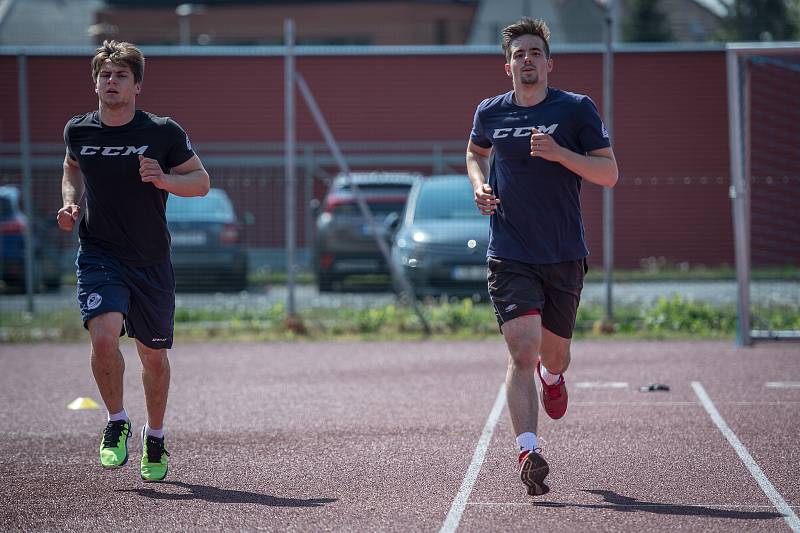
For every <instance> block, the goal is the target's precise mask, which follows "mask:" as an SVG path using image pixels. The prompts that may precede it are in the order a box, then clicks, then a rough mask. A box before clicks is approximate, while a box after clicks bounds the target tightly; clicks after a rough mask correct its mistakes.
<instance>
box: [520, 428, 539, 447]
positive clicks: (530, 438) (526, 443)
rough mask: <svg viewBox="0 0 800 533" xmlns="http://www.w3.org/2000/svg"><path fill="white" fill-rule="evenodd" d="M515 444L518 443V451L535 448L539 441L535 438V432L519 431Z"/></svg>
mask: <svg viewBox="0 0 800 533" xmlns="http://www.w3.org/2000/svg"><path fill="white" fill-rule="evenodd" d="M517 444H518V445H519V451H523V450H535V449H536V448H538V447H539V441H538V440H537V439H536V433H531V432H527V433H520V434H519V435H517Z"/></svg>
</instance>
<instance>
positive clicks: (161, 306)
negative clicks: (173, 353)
mask: <svg viewBox="0 0 800 533" xmlns="http://www.w3.org/2000/svg"><path fill="white" fill-rule="evenodd" d="M75 266H77V267H78V272H77V273H78V305H79V306H80V309H81V316H82V317H83V327H85V328H87V329H88V326H87V322H89V320H91V319H92V318H94V317H96V316H99V315H102V314H105V313H111V312H117V313H122V315H123V317H124V319H125V320H124V322H123V325H122V331H120V336H122V335H124V334H125V332H126V331H127V333H128V336H129V337H132V338H136V339H138V340H139V342H141V343H142V344H144V345H145V346H147V347H148V348H153V349H161V348H172V335H173V329H174V322H175V274H174V272H173V271H172V263H171V262H170V261H166V262H164V263H161V264H158V265H153V266H146V267H132V266H128V265H125V264H123V263H122V262H121V261H119V260H118V259H117V258H115V257H113V256H111V255H108V254H105V253H101V252H97V251H84V250H79V251H78V258H77V260H76V261H75Z"/></svg>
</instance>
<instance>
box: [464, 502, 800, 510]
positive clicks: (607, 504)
mask: <svg viewBox="0 0 800 533" xmlns="http://www.w3.org/2000/svg"><path fill="white" fill-rule="evenodd" d="M533 503H535V502H533V501H529V502H467V505H480V506H484V507H493V506H495V507H509V506H511V507H513V506H517V505H519V506H525V507H530V506H531V505H532V504H533ZM541 503H543V504H544V505H542V507H556V506H558V505H559V504H558V503H556V504H553V503H552V502H541ZM569 506H575V507H581V506H584V507H608V508H614V509H616V508H617V507H625V508H636V507H701V508H712V509H713V508H719V509H775V506H774V505H739V504H731V503H610V502H599V503H585V504H580V503H567V504H564V507H569ZM790 507H791V508H793V509H800V505H791V506H790Z"/></svg>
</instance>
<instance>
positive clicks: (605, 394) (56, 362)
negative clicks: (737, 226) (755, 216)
mask: <svg viewBox="0 0 800 533" xmlns="http://www.w3.org/2000/svg"><path fill="white" fill-rule="evenodd" d="M501 342H502V341H500V340H499V339H498V340H497V341H491V342H478V343H476V342H458V343H449V342H448V343H446V342H403V343H325V344H323V343H305V342H297V343H270V344H208V343H204V344H187V343H181V344H179V345H178V346H177V348H176V349H174V350H173V351H172V352H171V361H172V375H173V384H172V390H171V397H170V402H169V403H170V406H169V411H168V421H167V423H168V426H167V431H168V433H167V447H168V449H169V450H170V452H171V453H172V457H171V472H170V475H169V477H168V478H167V481H168V482H166V483H161V484H147V485H145V484H143V483H141V482H140V481H139V478H138V470H137V467H138V457H139V456H140V453H141V451H140V450H141V448H140V444H139V443H138V441H137V439H135V438H132V439H131V456H132V463H129V464H128V465H127V466H126V467H125V468H123V469H121V470H118V471H112V472H105V471H103V470H102V469H101V468H100V467H99V465H98V464H97V452H96V447H97V444H98V442H99V432H100V430H101V428H102V427H103V425H104V423H105V414H104V411H69V410H67V409H66V405H67V403H69V402H70V401H71V400H73V399H75V398H76V397H79V396H90V397H93V398H94V399H96V400H98V399H99V398H98V395H97V393H96V390H95V386H94V382H93V380H92V377H91V373H90V370H89V366H88V355H87V346H86V345H83V344H76V345H65V346H62V345H55V344H36V345H8V344H6V345H0V369H2V372H0V402H2V403H1V405H2V408H0V427H1V428H2V431H1V432H0V474H1V475H2V477H3V479H4V483H3V484H2V485H0V502H2V504H0V530H3V531H7V530H51V531H52V530H90V529H91V530H105V531H121V530H144V529H146V528H147V529H153V528H156V527H157V528H159V529H162V530H167V531H173V530H182V531H187V530H194V531H200V530H237V531H241V530H268V531H287V530H288V531H331V530H332V531H375V530H380V531H433V532H436V531H454V530H458V531H530V530H533V529H540V530H543V531H641V530H644V529H651V530H675V529H678V528H681V529H682V530H686V531H792V530H794V531H795V532H800V521H798V517H797V516H798V515H799V514H800V482H798V478H800V344H792V343H783V344H769V343H764V344H759V345H757V346H756V347H755V348H750V349H737V348H735V347H734V346H733V345H732V343H730V342H624V343H623V342H612V341H592V342H589V341H583V342H577V343H576V344H575V346H574V348H573V364H572V367H571V369H570V370H569V372H568V374H567V379H568V382H567V383H568V385H569V387H570V398H571V402H570V408H569V411H568V412H567V416H566V417H565V418H564V419H562V420H559V421H557V422H556V421H551V420H549V419H544V420H542V421H541V423H540V428H539V433H540V436H541V438H542V439H543V440H544V446H543V447H544V453H545V457H546V458H547V459H548V461H549V462H550V465H551V475H550V477H549V478H548V479H549V482H550V486H551V492H550V493H549V494H547V495H546V496H544V497H539V498H531V497H529V496H527V495H526V494H525V491H524V490H523V487H522V486H521V484H520V483H519V481H518V479H517V478H516V472H515V465H516V452H515V449H514V446H513V434H512V430H511V427H510V423H509V420H508V413H507V412H506V411H505V408H504V401H503V396H502V394H500V392H501V382H502V380H503V375H504V371H505V360H504V355H503V345H502V343H501ZM123 353H124V354H125V356H126V360H127V364H128V372H127V374H126V387H127V394H126V407H127V409H128V411H129V413H130V414H131V416H132V417H133V421H134V424H135V425H136V426H140V425H141V423H142V422H143V416H144V414H143V413H144V407H143V399H142V392H141V383H140V382H139V378H138V374H139V364H138V361H137V360H136V356H135V351H134V350H133V346H132V345H131V344H130V342H129V341H126V342H124V343H123ZM651 382H660V383H665V384H668V385H669V386H670V387H671V390H670V391H669V392H649V393H645V392H640V391H639V387H640V386H642V385H645V384H648V383H651Z"/></svg>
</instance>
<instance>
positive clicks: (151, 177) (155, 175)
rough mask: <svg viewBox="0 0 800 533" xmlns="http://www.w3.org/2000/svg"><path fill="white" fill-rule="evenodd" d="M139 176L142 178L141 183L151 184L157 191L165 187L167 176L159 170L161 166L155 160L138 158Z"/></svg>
mask: <svg viewBox="0 0 800 533" xmlns="http://www.w3.org/2000/svg"><path fill="white" fill-rule="evenodd" d="M139 175H141V176H142V182H143V183H152V184H153V185H155V186H156V187H158V188H159V189H164V188H166V186H167V183H166V182H167V176H166V174H164V171H163V170H161V165H159V164H158V161H156V160H155V159H150V158H149V157H144V156H143V155H140V156H139Z"/></svg>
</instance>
